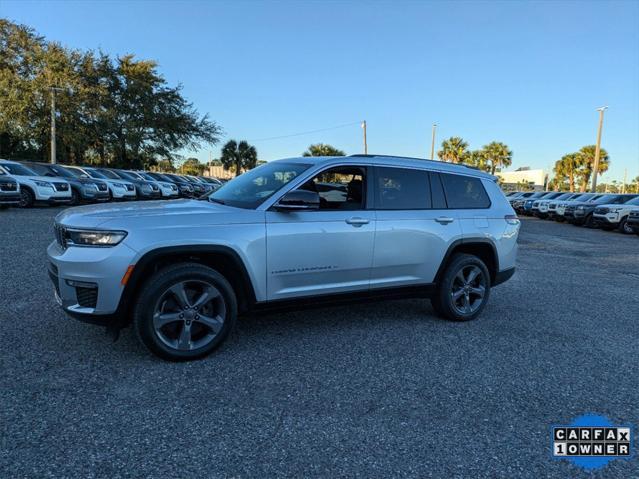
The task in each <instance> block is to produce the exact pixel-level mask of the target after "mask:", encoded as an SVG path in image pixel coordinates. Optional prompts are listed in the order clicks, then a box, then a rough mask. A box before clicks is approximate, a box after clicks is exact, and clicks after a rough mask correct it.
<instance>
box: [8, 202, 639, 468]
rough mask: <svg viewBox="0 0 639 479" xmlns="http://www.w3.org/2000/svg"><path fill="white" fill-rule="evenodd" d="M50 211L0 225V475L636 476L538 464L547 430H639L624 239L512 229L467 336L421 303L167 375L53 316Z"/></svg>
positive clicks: (634, 248)
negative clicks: (497, 278) (508, 276)
mask: <svg viewBox="0 0 639 479" xmlns="http://www.w3.org/2000/svg"><path fill="white" fill-rule="evenodd" d="M58 211H59V210H58V209H54V208H38V209H33V210H15V209H12V210H7V211H0V250H1V254H0V293H1V294H0V298H1V300H0V301H1V306H2V307H1V308H0V319H1V321H2V333H1V351H0V366H1V372H2V374H1V383H0V401H1V403H0V404H1V405H0V435H1V438H0V439H1V443H0V471H2V472H1V473H0V474H1V476H2V477H6V478H18V477H83V478H88V477H109V478H116V477H163V478H165V477H166V478H168V477H175V478H185V477H231V476H232V477H272V476H279V477H281V476H288V477H291V476H294V477H302V476H314V477H319V476H322V477H337V476H340V477H344V476H348V477H353V476H358V477H389V476H414V477H417V476H418V477H437V478H443V477H473V478H478V477H491V478H492V477H504V478H506V477H508V478H512V477H534V478H539V477H562V478H565V477H619V478H621V477H625V478H628V477H639V476H638V472H637V471H638V470H639V460H638V459H637V458H636V457H635V458H634V459H633V460H631V461H623V460H616V461H613V462H611V463H610V464H609V465H608V466H607V467H606V468H604V469H603V470H601V471H598V472H596V473H595V474H593V475H589V474H586V473H584V472H583V471H582V470H581V469H579V468H577V467H575V466H573V465H572V464H571V463H569V462H567V461H557V460H553V459H552V458H551V457H550V429H549V428H550V425H551V424H553V423H560V424H563V423H569V422H570V421H571V420H572V419H573V418H574V417H575V416H578V415H581V414H583V413H586V412H592V413H599V414H603V415H606V416H608V417H609V418H610V419H611V420H612V421H613V422H618V423H624V424H626V423H630V424H633V425H634V427H635V433H637V428H638V427H639V361H638V360H637V358H638V357H639V321H638V316H639V314H638V312H639V294H637V291H638V289H637V284H639V283H638V281H639V237H636V236H623V235H621V234H619V233H609V232H604V231H599V230H586V229H583V228H577V227H573V226H570V225H564V224H556V223H552V222H546V221H539V220H534V219H524V220H523V227H522V233H521V235H520V244H521V249H520V257H519V270H518V273H517V274H516V275H515V277H514V278H513V279H512V280H510V281H509V282H507V283H505V284H504V285H502V286H499V287H498V288H496V289H495V290H494V291H493V295H492V296H491V300H490V303H489V305H488V306H487V308H486V310H485V312H484V314H483V316H482V317H481V318H480V319H479V320H477V321H475V322H471V323H463V324H456V323H450V322H447V321H443V320H440V319H438V318H437V317H435V316H434V315H433V314H432V309H431V307H430V303H429V302H428V301H421V300H410V301H392V302H386V303H377V304H365V305H361V306H350V307H339V308H337V307H336V308H327V309H321V310H314V311H310V312H309V311H305V312H298V313H287V314H276V315H275V314H274V315H268V316H263V317H251V318H246V319H244V320H243V321H241V322H240V325H239V327H238V328H237V329H236V331H235V332H234V334H233V335H232V337H231V338H230V340H229V341H228V342H227V343H226V344H225V345H224V346H223V347H222V348H221V349H220V350H219V351H218V353H217V354H215V355H214V356H212V357H209V358H208V359H205V360H202V361H198V362H193V363H188V364H172V363H166V362H162V361H160V360H157V359H155V358H153V357H151V356H150V355H149V354H147V353H146V352H145V350H144V349H143V348H142V346H140V345H138V343H137V342H136V340H135V338H134V336H133V334H132V332H131V330H130V329H129V330H125V331H124V332H123V334H122V336H121V338H120V340H119V341H118V342H116V343H115V344H112V343H111V341H110V340H109V339H108V338H107V336H106V335H105V333H104V331H103V330H102V329H100V328H97V327H94V326H90V325H85V324H82V323H79V322H76V321H72V320H68V319H65V317H64V315H63V314H62V313H61V312H60V311H59V310H58V308H57V306H56V304H55V302H54V299H53V293H52V287H51V285H50V283H49V279H48V277H47V274H46V269H45V264H46V263H45V248H46V246H47V244H48V243H49V241H50V240H51V238H52V235H51V225H52V220H53V217H54V215H55V214H56V213H57V212H58ZM636 443H637V439H636V437H635V444H636ZM635 454H636V452H635Z"/></svg>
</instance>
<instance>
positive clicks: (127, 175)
mask: <svg viewBox="0 0 639 479" xmlns="http://www.w3.org/2000/svg"><path fill="white" fill-rule="evenodd" d="M115 173H116V174H117V175H118V176H120V177H121V178H124V179H125V180H131V181H140V178H139V177H138V175H136V174H135V173H133V172H131V171H120V170H118V171H117V172H115Z"/></svg>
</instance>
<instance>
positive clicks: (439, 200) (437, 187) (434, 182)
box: [430, 172, 448, 210]
mask: <svg viewBox="0 0 639 479" xmlns="http://www.w3.org/2000/svg"><path fill="white" fill-rule="evenodd" d="M430 191H431V196H432V198H433V209H435V210H445V209H446V208H447V207H448V206H447V205H446V196H444V187H443V186H442V180H441V179H440V177H439V173H433V172H431V173H430Z"/></svg>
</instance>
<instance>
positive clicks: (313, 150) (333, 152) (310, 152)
mask: <svg viewBox="0 0 639 479" xmlns="http://www.w3.org/2000/svg"><path fill="white" fill-rule="evenodd" d="M302 156H346V153H344V152H343V151H342V150H338V149H337V148H335V147H334V146H331V145H326V144H324V143H317V144H314V145H311V146H309V147H308V149H307V150H306V151H305V152H304V153H302Z"/></svg>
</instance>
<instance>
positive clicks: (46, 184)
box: [34, 181, 53, 189]
mask: <svg viewBox="0 0 639 479" xmlns="http://www.w3.org/2000/svg"><path fill="white" fill-rule="evenodd" d="M34 183H35V184H36V185H37V186H39V187H40V188H51V189H53V185H52V184H51V183H49V182H47V181H34Z"/></svg>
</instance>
